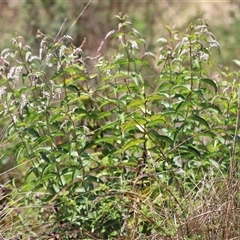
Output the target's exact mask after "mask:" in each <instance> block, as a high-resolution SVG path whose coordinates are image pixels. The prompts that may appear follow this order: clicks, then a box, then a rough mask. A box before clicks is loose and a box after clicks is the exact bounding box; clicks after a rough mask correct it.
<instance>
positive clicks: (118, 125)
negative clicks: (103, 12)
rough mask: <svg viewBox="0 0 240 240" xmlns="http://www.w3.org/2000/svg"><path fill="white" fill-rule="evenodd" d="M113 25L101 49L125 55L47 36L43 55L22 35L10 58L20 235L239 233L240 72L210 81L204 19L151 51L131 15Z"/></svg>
mask: <svg viewBox="0 0 240 240" xmlns="http://www.w3.org/2000/svg"><path fill="white" fill-rule="evenodd" d="M116 17H117V18H118V19H119V25H118V28H117V30H115V31H111V32H109V33H108V34H107V35H106V38H105V40H104V41H113V43H115V44H112V46H117V47H116V48H115V49H109V51H108V52H106V53H102V45H101V46H100V47H99V51H98V52H97V54H96V56H93V57H90V56H84V52H83V48H84V42H83V44H82V45H81V46H80V47H79V48H77V47H75V46H74V45H73V41H72V38H71V37H70V36H63V37H61V38H60V39H58V40H55V39H52V38H51V37H50V36H46V35H44V34H42V33H40V32H39V35H38V38H39V39H40V48H39V55H38V56H34V55H32V52H31V49H30V47H29V46H27V45H26V46H24V45H23V43H22V40H21V38H20V37H16V38H15V39H13V45H14V49H5V50H4V51H2V53H1V58H2V61H1V69H0V70H1V89H0V95H1V117H3V118H4V119H7V120H8V121H9V126H8V131H7V133H6V134H5V135H4V137H5V140H4V141H3V142H2V143H5V142H6V143H9V144H10V145H11V149H12V151H14V156H15V159H16V161H17V163H18V165H19V166H20V167H21V169H22V170H21V172H23V174H24V176H25V181H20V183H19V182H17V183H16V182H15V181H14V180H13V181H12V186H13V187H14V186H15V184H16V185H17V187H16V188H21V192H19V191H14V193H13V196H12V198H13V199H12V200H11V201H10V206H9V209H10V208H11V207H12V208H13V209H16V208H17V209H25V208H27V209H26V210H21V211H20V213H19V212H18V218H17V219H18V220H14V221H15V222H14V221H13V222H12V224H14V225H15V228H14V229H15V233H16V234H17V233H18V234H21V236H23V237H26V236H27V235H33V236H37V239H39V238H44V236H47V235H48V234H50V235H51V234H54V235H55V236H58V237H59V238H60V239H176V237H177V238H179V239H186V238H187V237H188V239H198V236H201V237H202V238H201V239H210V238H211V239H227V238H228V237H230V235H229V234H230V232H231V237H233V236H236V234H237V232H238V230H237V228H238V226H239V220H238V219H237V218H235V215H234V212H232V209H233V208H237V207H238V205H237V202H236V198H237V191H236V189H237V188H234V189H233V187H231V186H237V182H236V180H237V176H236V172H237V171H236V170H237V167H238V166H237V158H236V156H237V153H238V145H237V137H238V136H237V130H238V118H239V112H238V111H239V110H238V109H239V100H238V88H239V86H238V83H237V79H238V75H239V74H238V73H232V72H227V71H225V72H224V69H222V70H223V74H224V75H223V80H221V81H219V82H217V81H216V80H213V79H212V78H211V77H210V76H209V73H208V70H207V69H209V68H211V62H210V57H211V54H210V51H211V48H217V50H219V44H218V42H217V41H216V40H215V38H214V36H213V34H212V33H211V32H210V31H209V29H208V27H207V24H206V23H204V22H201V21H199V22H197V24H196V25H193V24H190V26H189V28H188V29H187V32H186V34H183V35H181V34H179V33H178V32H177V31H175V30H171V29H169V28H168V31H169V33H170V36H171V37H170V38H169V39H164V38H160V39H159V40H158V44H159V46H160V51H159V53H156V54H153V53H151V52H148V51H147V49H146V43H145V40H144V39H143V38H141V36H140V34H139V33H138V31H137V30H136V29H134V28H133V27H132V25H131V23H130V22H128V21H127V20H126V16H123V15H118V16H116ZM104 41H103V42H102V44H104ZM154 68H158V69H159V74H158V76H156V75H155V74H154V75H151V71H152V70H153V69H154ZM232 79H234V81H233V80H232ZM7 120H6V121H7ZM4 121H5V120H4ZM18 181H19V180H18ZM233 184H234V185H233ZM19 185H20V187H19ZM220 190H222V191H220ZM218 193H221V195H219V196H218ZM228 194H230V195H231V199H230V198H229V195H228ZM211 201H214V204H215V206H212V204H211ZM223 203H226V204H225V205H226V207H225V206H224V207H222V208H220V206H221V205H222V204H223ZM228 203H232V204H235V205H234V206H233V205H229V204H228ZM216 216H218V218H217V217H216ZM219 216H220V217H219ZM230 216H231V217H232V216H234V218H232V221H233V222H232V224H231V225H228V222H229V219H230V218H229V217H230ZM233 219H234V220H233ZM19 223H21V224H19ZM199 225H201V227H199ZM39 226H41V229H39ZM219 226H222V227H219ZM236 226H237V227H236ZM15 233H14V234H15ZM4 234H5V235H6V236H11V234H13V232H10V233H9V232H8V231H5V232H4ZM214 234H215V235H214ZM208 236H216V238H213V237H210V238H207V237H208ZM222 237H223V238H222Z"/></svg>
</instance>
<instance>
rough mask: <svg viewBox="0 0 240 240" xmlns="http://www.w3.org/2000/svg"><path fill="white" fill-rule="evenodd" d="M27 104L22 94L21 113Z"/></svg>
mask: <svg viewBox="0 0 240 240" xmlns="http://www.w3.org/2000/svg"><path fill="white" fill-rule="evenodd" d="M27 104H28V101H27V98H26V96H25V95H24V94H21V102H20V112H21V113H22V110H23V108H24V107H25V106H26V105H27Z"/></svg>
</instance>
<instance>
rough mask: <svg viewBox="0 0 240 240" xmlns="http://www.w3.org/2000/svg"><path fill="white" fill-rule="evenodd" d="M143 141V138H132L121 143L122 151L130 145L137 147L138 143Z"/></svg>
mask: <svg viewBox="0 0 240 240" xmlns="http://www.w3.org/2000/svg"><path fill="white" fill-rule="evenodd" d="M144 141H145V140H144V139H132V140H130V141H128V142H126V143H125V144H124V145H123V147H122V152H125V151H127V150H128V149H129V148H131V147H138V146H139V144H141V143H143V142H144Z"/></svg>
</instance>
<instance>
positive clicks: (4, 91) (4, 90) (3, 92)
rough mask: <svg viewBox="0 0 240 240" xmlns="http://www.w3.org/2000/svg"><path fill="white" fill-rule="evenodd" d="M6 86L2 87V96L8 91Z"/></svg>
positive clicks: (0, 94) (0, 96) (0, 93)
mask: <svg viewBox="0 0 240 240" xmlns="http://www.w3.org/2000/svg"><path fill="white" fill-rule="evenodd" d="M6 88H7V87H5V86H3V87H0V98H2V96H3V95H4V94H5V93H6Z"/></svg>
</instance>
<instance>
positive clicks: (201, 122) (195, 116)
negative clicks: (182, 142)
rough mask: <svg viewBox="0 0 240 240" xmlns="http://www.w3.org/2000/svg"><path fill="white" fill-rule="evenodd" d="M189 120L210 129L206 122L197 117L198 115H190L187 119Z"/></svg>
mask: <svg viewBox="0 0 240 240" xmlns="http://www.w3.org/2000/svg"><path fill="white" fill-rule="evenodd" d="M188 118H189V119H192V120H194V121H197V122H199V123H200V124H203V125H204V126H206V127H207V128H210V127H209V125H208V122H207V121H206V120H205V119H203V118H202V117H200V116H198V115H192V116H190V117H188Z"/></svg>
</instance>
